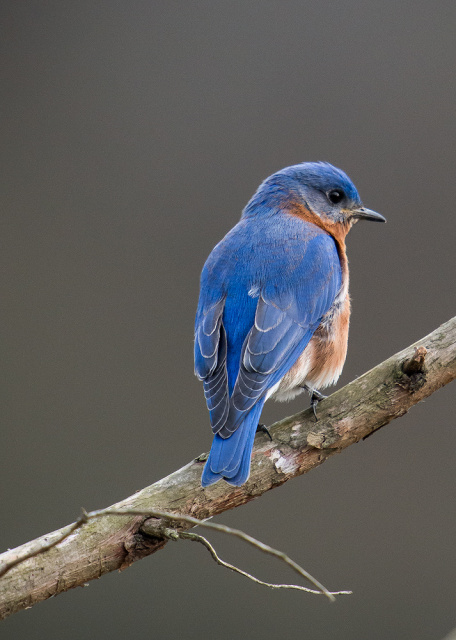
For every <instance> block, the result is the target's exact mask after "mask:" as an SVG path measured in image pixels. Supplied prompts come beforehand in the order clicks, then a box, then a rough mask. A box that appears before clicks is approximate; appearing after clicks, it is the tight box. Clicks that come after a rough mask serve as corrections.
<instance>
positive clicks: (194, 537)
mask: <svg viewBox="0 0 456 640" xmlns="http://www.w3.org/2000/svg"><path fill="white" fill-rule="evenodd" d="M177 535H178V536H179V538H184V539H186V540H194V541H195V542H200V543H201V544H202V545H203V546H205V547H206V549H207V550H208V551H209V553H210V554H211V556H212V557H213V558H214V560H215V562H216V563H217V564H219V565H220V566H222V567H226V568H227V569H231V571H235V572H236V573H239V574H240V575H241V576H245V577H246V578H249V580H253V582H256V583H257V584H261V585H263V586H265V587H269V588H270V589H297V590H298V591H306V592H307V593H315V594H316V595H321V594H322V593H324V592H323V591H316V590H315V589H308V588H307V587H302V586H300V585H298V584H274V583H271V582H264V581H263V580H259V579H258V578H255V576H252V575H251V574H250V573H247V571H243V570H242V569H239V568H238V567H235V566H234V565H232V564H229V562H225V561H224V560H222V559H221V558H220V557H219V556H218V555H217V552H216V551H215V549H214V547H213V546H212V545H211V543H210V542H209V540H206V538H204V537H203V536H199V535H198V534H196V533H191V532H190V531H180V532H179V533H178V534H177ZM303 571H304V570H303ZM352 593H353V592H352V591H329V592H328V594H325V595H329V596H339V595H351V594H352ZM332 599H334V598H332Z"/></svg>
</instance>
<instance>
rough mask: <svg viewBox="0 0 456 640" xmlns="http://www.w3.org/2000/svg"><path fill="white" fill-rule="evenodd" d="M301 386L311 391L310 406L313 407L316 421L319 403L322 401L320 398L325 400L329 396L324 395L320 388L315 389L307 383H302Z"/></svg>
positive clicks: (316, 420)
mask: <svg viewBox="0 0 456 640" xmlns="http://www.w3.org/2000/svg"><path fill="white" fill-rule="evenodd" d="M301 387H302V388H303V389H305V390H306V391H308V392H309V393H310V406H311V407H312V411H313V414H314V416H315V422H318V418H317V404H318V403H319V402H320V400H324V399H325V398H327V397H328V396H324V395H323V394H322V393H321V392H320V391H318V389H313V388H312V387H309V386H308V385H307V384H303V385H301Z"/></svg>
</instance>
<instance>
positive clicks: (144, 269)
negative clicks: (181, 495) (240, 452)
mask: <svg viewBox="0 0 456 640" xmlns="http://www.w3.org/2000/svg"><path fill="white" fill-rule="evenodd" d="M0 13H1V37H0V47H1V82H2V98H1V127H2V144H1V152H0V153H1V173H2V190H1V209H2V214H1V217H0V225H1V240H0V242H1V253H0V260H1V273H0V286H1V292H0V295H1V299H2V304H1V311H0V314H1V318H0V326H1V363H2V365H1V372H0V376H1V387H0V388H1V395H2V400H1V458H2V464H1V466H0V504H1V530H0V542H1V547H0V548H1V549H2V550H3V549H6V548H8V547H15V546H17V545H19V544H21V543H23V542H26V541H27V540H29V539H32V538H35V537H36V536H39V535H41V534H43V533H46V532H48V531H51V530H53V529H56V528H58V527H61V526H63V525H65V524H67V523H69V522H71V521H73V520H74V519H75V518H76V517H77V515H78V514H79V509H80V507H81V506H84V507H85V508H86V509H94V508H101V507H104V506H108V505H109V504H111V503H113V502H115V501H117V500H120V499H122V498H125V497H127V496H128V495H130V494H132V493H133V492H134V491H135V490H137V489H141V488H142V487H144V486H147V485H148V484H152V483H153V482H154V481H156V480H158V479H160V478H161V477H163V476H165V475H167V474H169V473H171V472H172V471H174V470H175V469H177V468H179V467H180V466H182V465H184V464H186V463H187V462H188V461H189V460H191V459H192V458H193V457H195V456H197V455H198V454H200V453H201V452H203V451H207V450H208V449H209V447H210V442H211V432H210V426H209V419H208V415H207V411H206V407H205V404H204V399H203V391H202V388H201V386H200V383H199V382H198V381H197V380H196V378H194V376H193V361H192V355H193V353H192V349H193V321H194V312H195V308H196V301H197V296H198V280H199V274H200V271H201V268H202V265H203V263H204V261H205V259H206V257H207V255H208V254H209V252H210V251H211V249H212V247H213V246H214V245H215V243H216V242H218V241H219V240H220V239H221V238H222V237H223V235H224V234H225V233H226V232H227V231H228V230H229V229H230V228H231V227H232V226H233V225H234V224H235V223H236V222H237V220H238V219H239V217H240V214H241V210H242V208H243V206H244V205H245V203H246V202H247V200H248V199H249V198H250V196H251V195H252V193H253V192H254V191H255V189H256V187H257V186H258V184H259V183H260V182H261V181H262V180H263V179H264V178H265V177H266V176H268V175H269V174H271V173H272V172H274V171H276V170H278V169H280V168H282V167H284V166H287V165H290V164H294V163H297V162H301V161H305V160H326V161H329V162H331V163H333V164H335V165H336V166H339V167H341V168H342V169H344V170H345V171H346V172H347V173H348V174H349V175H350V177H351V178H352V179H353V180H354V182H355V184H356V186H357V187H358V190H359V191H360V194H361V197H362V198H363V200H364V203H365V205H366V206H368V207H370V208H373V209H376V210H377V211H379V212H381V213H382V214H383V215H385V216H386V218H387V219H388V224H387V225H383V226H381V225H369V224H365V225H362V224H359V225H357V226H356V228H355V229H354V230H353V231H352V233H351V234H350V236H349V238H348V254H349V259H350V266H351V294H352V300H353V315H352V324H351V333H350V343H349V353H348V359H347V363H346V366H345V370H344V373H343V375H342V377H341V380H340V384H341V385H343V384H345V383H347V382H348V381H350V380H352V379H353V378H354V377H356V376H357V375H360V374H362V373H363V372H365V371H366V370H368V369H369V368H371V367H372V366H374V365H376V364H377V363H379V362H381V361H382V360H384V359H385V358H387V357H388V356H390V355H391V354H393V353H395V352H396V351H398V350H400V349H402V348H404V347H405V346H408V345H409V344H410V343H412V342H414V341H415V340H417V339H419V338H421V337H423V336H425V335H426V334H427V333H429V332H431V331H432V330H433V329H435V328H436V327H438V326H439V325H440V324H441V323H443V322H445V321H446V320H448V319H449V318H450V317H451V316H452V315H454V312H455V309H454V307H455V305H454V301H455V297H456V296H455V294H456V285H455V267H456V260H455V249H454V247H455V242H454V241H455V193H456V190H455V164H456V144H455V133H456V119H455V105H456V80H455V71H454V69H455V54H456V39H455V37H454V33H455V26H456V24H455V23H456V20H455V18H456V6H455V4H454V2H450V1H449V0H442V1H441V2H439V3H429V2H425V1H423V0H418V1H417V2H414V3H410V2H408V3H400V2H396V1H392V0H382V1H381V2H380V1H374V2H369V3H366V2H363V1H361V0H346V1H345V2H328V1H326V0H323V1H322V0H318V1H317V0H313V1H308V0H304V1H303V0H296V1H288V2H278V1H275V2H272V1H267V0H265V1H263V2H258V1H257V2H255V1H249V0H244V1H242V2H214V1H209V0H206V1H200V2H183V1H176V2H167V1H164V0H163V1H150V0H149V1H147V2H146V1H136V0H132V1H130V2H120V1H119V0H111V1H110V2H101V1H100V2H87V1H80V2H68V1H64V0H60V1H58V2H57V1H55V0H53V1H49V2H45V3H43V2H34V1H21V0H14V1H12V0H3V2H2V3H1V7H0ZM454 395H455V387H454V385H453V386H451V385H450V386H448V387H446V388H444V389H442V390H441V391H439V392H438V393H436V394H434V395H433V396H432V397H431V398H429V400H428V401H427V402H426V403H421V404H420V405H418V406H416V407H414V408H413V409H412V410H411V411H410V413H409V414H408V415H406V416H405V417H404V418H402V419H400V420H397V421H395V422H393V423H392V424H391V425H389V426H388V427H385V428H384V429H382V430H381V431H380V432H379V433H377V434H376V435H374V436H373V437H372V438H369V439H368V440H367V441H366V442H363V443H360V444H358V445H357V446H353V447H350V448H349V449H348V450H346V451H345V452H343V453H342V454H341V455H340V456H336V457H335V458H332V459H331V460H330V461H328V463H327V464H325V465H323V466H322V467H320V468H318V469H316V470H314V471H313V472H312V473H310V474H308V475H307V476H303V477H300V478H298V479H296V480H294V481H292V482H289V483H287V484H286V485H285V486H283V487H281V488H279V489H276V490H274V491H272V492H270V493H269V494H267V495H264V496H263V497H262V498H261V499H259V500H256V501H255V502H252V503H250V504H248V505H246V506H245V507H242V508H239V509H236V510H234V511H232V512H228V513H225V514H223V515H222V516H220V517H219V518H218V521H219V522H224V523H227V524H230V525H232V526H235V527H238V528H241V529H244V530H246V531H248V532H249V533H250V534H252V535H254V536H257V537H259V538H261V539H262V540H264V541H265V542H267V543H269V544H271V545H273V546H276V547H279V548H280V549H282V550H284V551H286V552H287V553H289V554H290V555H291V556H292V557H293V558H294V559H295V560H296V561H298V562H300V563H301V564H302V565H303V566H305V567H306V569H307V570H309V571H310V572H311V573H312V574H314V575H315V576H316V577H318V578H319V579H320V580H322V581H323V582H324V584H325V585H326V586H328V587H329V588H331V589H352V590H353V591H354V594H353V595H352V596H345V597H341V598H339V599H338V601H337V602H336V603H335V604H333V605H331V604H329V603H328V602H327V601H326V599H324V598H322V597H317V596H311V595H303V594H302V593H298V592H277V591H269V590H266V589H265V588H262V587H260V586H258V585H255V584H253V583H251V582H248V581H246V580H244V579H243V578H241V577H240V576H237V575H234V574H231V573H230V572H228V571H226V570H224V569H222V568H220V567H217V566H216V565H215V563H213V561H212V560H211V559H210V558H209V556H208V554H207V552H206V551H205V550H204V549H203V548H200V547H198V546H196V545H191V544H187V543H185V542H181V543H178V544H169V545H167V547H166V549H165V550H164V551H162V552H160V553H157V554H155V555H154V556H152V557H149V558H147V559H145V560H142V561H141V562H138V563H136V564H135V565H133V566H132V567H131V568H130V569H128V570H127V571H125V572H123V573H121V574H118V573H115V574H110V575H107V576H104V577H103V579H102V580H99V581H96V582H92V583H91V584H90V585H89V586H88V587H87V588H84V589H76V590H73V591H70V592H68V593H65V594H62V595H60V596H59V597H58V598H56V599H51V600H48V601H46V602H44V603H41V604H39V605H37V606H36V607H34V608H33V609H31V610H29V611H23V612H20V613H18V614H16V615H15V616H13V617H11V618H10V619H8V620H6V621H5V622H3V624H2V631H3V633H4V636H2V637H5V638H8V639H14V640H15V639H19V638H21V639H22V638H28V639H32V640H33V639H37V640H38V639H40V640H41V639H44V638H46V639H49V640H51V639H54V638H55V639H60V638H62V637H65V638H66V639H67V640H72V639H80V638H94V637H99V638H105V637H109V638H111V639H112V640H115V639H117V638H119V639H120V638H125V637H131V636H132V634H133V633H134V635H135V636H141V637H150V636H153V637H157V638H164V637H169V636H176V637H182V638H188V639H193V638H195V639H196V638H217V640H225V639H226V640H228V639H230V640H231V639H232V638H233V637H245V638H249V639H256V638H261V639H269V638H271V639H272V638H277V637H282V638H291V637H303V638H309V639H310V640H323V639H325V640H326V639H328V638H337V639H338V638H342V639H345V638H348V639H350V640H365V639H366V638H369V639H370V638H375V639H382V640H383V639H397V638H413V639H414V640H425V639H431V638H432V639H437V640H440V639H441V638H443V637H444V636H445V635H446V634H447V633H448V632H449V631H450V629H451V628H452V627H453V626H455V625H456V620H455V578H454V575H455V572H454V567H455V555H456V554H455V550H454V540H455V536H456V517H455V491H454V469H455V449H456V430H455V424H454V423H455V420H454V407H455V404H454ZM307 404H308V399H307V398H305V397H304V396H302V397H301V398H298V400H296V401H295V402H293V403H290V404H289V405H279V404H277V405H274V404H272V403H269V404H268V405H267V406H266V409H265V411H264V413H263V421H264V422H266V423H268V424H270V423H271V422H273V421H275V420H277V419H279V418H282V417H285V416H286V415H290V414H292V413H294V412H296V411H298V410H300V409H302V408H303V407H305V406H307ZM211 539H212V540H213V542H214V543H215V544H216V546H217V548H218V550H219V552H220V554H221V555H222V557H223V558H225V559H226V560H228V561H231V562H233V563H234V564H238V565H241V566H242V567H243V568H244V569H246V570H249V571H253V572H255V573H256V575H258V576H259V577H261V578H263V579H265V580H270V581H285V582H290V581H293V580H294V579H295V578H294V576H293V575H292V574H291V575H290V573H289V572H288V571H287V570H286V569H284V568H283V567H281V566H280V565H278V564H277V563H275V562H274V561H273V560H270V559H267V558H266V557H264V556H262V555H261V554H259V553H258V554H256V553H255V552H253V551H252V550H251V549H246V548H244V547H243V546H241V544H240V543H238V542H233V541H231V540H226V539H219V538H216V537H214V536H212V537H211Z"/></svg>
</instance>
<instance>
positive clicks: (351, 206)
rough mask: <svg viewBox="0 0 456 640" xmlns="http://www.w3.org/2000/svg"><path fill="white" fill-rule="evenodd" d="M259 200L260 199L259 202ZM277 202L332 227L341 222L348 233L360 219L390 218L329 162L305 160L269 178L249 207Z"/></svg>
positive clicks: (307, 217)
mask: <svg viewBox="0 0 456 640" xmlns="http://www.w3.org/2000/svg"><path fill="white" fill-rule="evenodd" d="M255 201H256V202H255ZM268 201H269V203H272V202H274V203H275V206H276V207H278V208H280V209H287V210H288V211H289V212H290V213H292V214H295V215H299V216H300V217H303V218H306V219H309V220H311V221H313V222H316V223H317V224H319V223H320V222H321V226H323V227H324V228H326V229H327V230H328V231H330V230H331V228H333V227H335V226H337V227H340V228H343V229H344V230H345V233H346V232H347V231H348V230H349V229H350V228H351V226H352V225H353V224H354V223H355V222H357V221H358V220H373V221H377V222H386V220H385V218H384V217H383V216H382V215H380V214H379V213H377V212H375V211H372V210H371V209H366V208H365V207H364V206H363V203H362V202H361V199H360V197H359V195H358V191H357V190H356V187H355V185H354V184H353V182H352V181H351V180H350V178H349V177H348V176H347V174H345V173H344V172H343V171H341V170H340V169H337V168H336V167H333V166H332V165H331V164H328V163H327V162H303V163H301V164H296V165H293V166H291V167H286V168H285V169H282V170H281V171H278V172H277V173H275V174H273V175H272V176H270V177H269V178H267V179H266V180H265V181H264V182H263V184H262V185H261V186H260V188H259V189H258V191H257V193H256V194H255V196H254V197H253V198H252V200H251V201H250V203H249V205H247V207H246V212H247V213H248V209H249V208H250V207H251V205H256V206H258V205H259V206H260V207H261V206H262V205H263V206H264V205H265V204H266V203H267V202H268Z"/></svg>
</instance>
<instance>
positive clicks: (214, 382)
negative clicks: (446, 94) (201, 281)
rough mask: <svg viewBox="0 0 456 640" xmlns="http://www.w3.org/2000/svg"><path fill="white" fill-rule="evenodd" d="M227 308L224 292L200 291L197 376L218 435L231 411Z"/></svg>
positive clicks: (204, 289)
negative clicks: (227, 362) (227, 365)
mask: <svg viewBox="0 0 456 640" xmlns="http://www.w3.org/2000/svg"><path fill="white" fill-rule="evenodd" d="M208 294H209V295H208ZM214 298H215V302H214ZM224 306H225V295H224V294H223V292H222V291H221V290H220V291H217V290H215V291H214V289H212V290H209V291H208V290H207V289H206V288H205V287H203V286H202V287H201V295H200V302H199V305H198V312H197V316H196V323H195V374H196V376H197V377H198V378H199V379H200V380H202V381H203V386H204V395H205V398H206V403H207V408H208V409H209V413H210V418H211V424H212V429H213V430H214V432H215V433H216V432H217V431H218V429H219V428H220V427H222V426H223V425H224V424H225V422H226V419H227V417H228V411H229V395H228V376H227V369H226V352H227V341H226V332H225V328H224V326H223V324H222V315H223V309H224Z"/></svg>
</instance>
